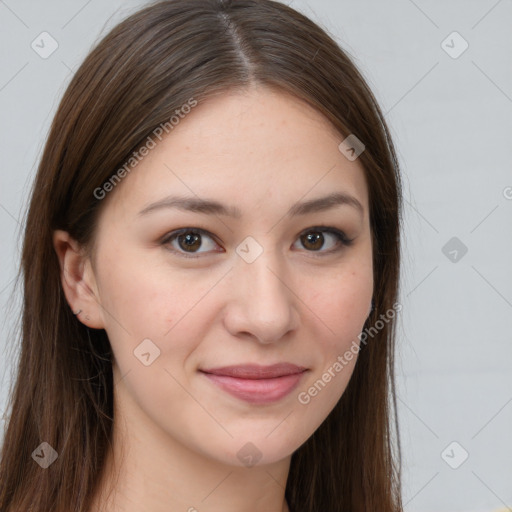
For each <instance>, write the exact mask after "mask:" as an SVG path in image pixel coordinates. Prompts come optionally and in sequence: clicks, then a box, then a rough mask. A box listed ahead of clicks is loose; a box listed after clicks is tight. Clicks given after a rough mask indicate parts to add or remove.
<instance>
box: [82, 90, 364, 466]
mask: <svg viewBox="0 0 512 512" xmlns="http://www.w3.org/2000/svg"><path fill="white" fill-rule="evenodd" d="M343 138H344V137H343V136H341V135H340V134H338V133H337V132H336V131H335V130H334V128H333V127H332V126H331V125H330V124H329V122H328V121H327V120H326V119H325V118H324V117H323V116H322V115H321V114H319V113H318V112H317V111H315V110H313V109H312V108H311V107H309V106H307V105H306V104H305V103H303V102H301V101H300V100H297V99H294V98H293V97H291V96H288V95H285V94H284V93H278V92H273V91H271V90H269V89H265V88H254V89H250V90H247V91H245V92H243V93H241V92H237V93H226V94H224V95H222V96H219V97H217V98H214V99H210V100H208V101H207V102H205V103H203V104H201V105H199V106H197V107H196V108H195V109H193V110H192V111H191V112H190V113H189V114H188V115H187V116H186V117H185V118H184V119H182V120H181V121H180V123H179V124H178V125H177V126H175V127H174V129H173V130H172V132H171V133H170V134H169V136H167V137H166V138H165V139H163V141H162V142H158V144H157V145H156V147H154V148H153V149H151V151H150V152H149V154H148V155H147V156H145V157H144V159H143V160H142V161H141V162H140V163H139V164H138V165H137V166H136V167H135V168H134V169H133V170H132V171H131V173H130V174H129V175H127V176H126V177H125V178H124V180H123V181H122V183H120V184H119V185H117V186H116V188H115V190H113V191H112V192H110V195H109V196H108V197H107V199H105V201H106V203H105V205H104V209H103V211H102V213H101V216H100V219H99V225H98V230H97V235H96V239H95V250H94V257H93V261H92V266H91V268H92V269H93V272H94V274H93V275H94V286H93V287H92V288H93V291H94V294H95V295H96V299H97V301H98V303H99V304H100V306H98V310H97V312H96V313H95V314H96V318H98V319H99V320H98V327H103V328H104V329H105V330H106V332H107V334H108V337H109V339H110V342H111V345H112V349H113V353H114V358H115V362H114V372H115V373H114V381H115V382H117V385H116V393H123V394H124V395H125V397H126V399H128V400H130V401H131V402H132V403H133V404H134V405H135V406H136V408H137V410H138V411H140V416H137V417H138V418H144V421H145V422H146V423H147V424H148V425H151V428H153V429H154V431H158V432H159V433H163V434H164V436H166V437H167V438H168V439H170V440H172V442H175V443H179V444H180V445H182V446H184V447H186V448H188V449H190V450H192V451H194V452H196V453H198V454H201V455H203V456H207V457H209V458H210V459H214V460H217V461H220V462H223V463H226V464H230V465H237V466H241V465H244V464H246V465H247V460H248V459H247V458H245V457H246V456H249V458H250V457H251V456H252V457H253V458H254V457H256V458H258V459H259V462H258V463H259V464H264V463H271V462H275V461H278V460H281V459H283V458H285V457H287V456H289V455H291V454H292V452H293V451H294V450H296V449H297V448H298V447H299V446H300V445H301V444H302V443H303V442H304V441H306V440H307V438H308V437H310V436H311V435H312V434H313V432H314V431H315V430H316V429H317V428H318V427H319V426H320V424H321V423H322V422H323V421H324V419H325V418H326V417H327V415H328V414H329V412H330V411H331V410H332V409H333V407H334V406H335V404H336V402H337V401H338V400H339V399H340V397H341V395H342V394H343V392H344V390H345V388H346V386H347V383H348V381H349V379H350V376H351V374H352V371H353V368H354V365H355V363H356V357H357V356H356V355H354V354H357V346H358V334H360V332H361V330H362V329H363V325H364V322H365V320H366V318H367V316H368V310H369V305H370V301H371V297H372V292H373V272H372V244H371V232H370V227H369V208H368V193H367V185H366V181H365V177H364V171H363V168H362V166H361V164H360V163H359V162H358V160H355V161H349V160H348V159H347V158H345V156H344V155H343V154H342V153H341V152H340V150H339V149H338V145H339V144H340V142H341V141H342V140H343ZM331 194H338V195H339V196H338V199H340V198H341V199H340V200H339V201H335V200H332V201H331V202H330V203H328V202H323V203H311V202H312V201H317V200H318V199H320V198H325V197H326V196H329V195H331ZM171 196H172V197H171ZM179 198H182V199H184V200H187V199H188V200H191V201H193V202H194V203H196V204H195V208H192V207H193V206H194V205H193V204H192V202H189V203H187V202H186V201H184V200H183V201H181V202H179ZM173 201H174V205H173V204H171V203H173ZM201 201H202V202H203V204H202V206H201V204H200V202H201ZM204 201H213V202H215V205H212V204H209V205H208V204H205V203H204ZM308 204H309V208H308ZM315 204H316V208H315V207H314V205H315ZM219 205H221V206H219ZM299 205H302V206H299ZM189 208H192V209H189ZM234 213H237V214H238V215H232V214H234ZM351 347H352V351H351V353H352V358H351V359H349V357H344V354H345V353H346V352H347V351H350V349H351ZM354 348H355V349H356V350H354ZM341 360H343V363H342V362H341ZM280 363H289V364H291V365H296V366H297V367H299V369H297V368H294V367H289V366H288V367H286V368H284V369H283V367H276V369H275V373H274V374H271V373H265V371H266V370H265V369H263V370H262V368H261V367H260V368H257V370H259V372H258V371H257V372H256V373H250V371H249V373H245V374H244V373H243V369H238V370H235V372H237V371H238V372H239V373H238V374H237V375H235V376H233V375H231V376H229V375H226V374H227V373H229V372H223V371H220V372H219V373H220V374H222V373H224V375H223V376H222V375H219V374H218V375H217V376H216V377H215V376H213V375H212V374H211V373H205V370H208V371H214V370H215V369H218V368H222V367H227V366H243V365H260V366H263V367H266V366H269V365H275V364H280ZM336 363H337V364H336ZM340 366H341V369H340ZM300 369H302V370H303V371H301V370H300ZM249 370H254V368H249ZM246 371H247V369H246ZM290 372H291V375H290V374H289V375H288V376H284V374H285V373H290ZM241 377H243V378H241ZM254 377H259V379H255V378H254ZM262 377H264V378H262ZM271 377H272V378H271ZM134 421H138V420H137V419H134ZM141 421H142V420H141Z"/></svg>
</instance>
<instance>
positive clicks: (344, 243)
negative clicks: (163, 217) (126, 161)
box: [161, 226, 354, 258]
mask: <svg viewBox="0 0 512 512" xmlns="http://www.w3.org/2000/svg"><path fill="white" fill-rule="evenodd" d="M310 232H320V233H329V234H331V235H334V236H335V237H336V238H337V239H338V242H339V245H338V247H336V248H334V249H330V250H329V251H309V250H306V252H310V253H313V254H312V256H313V257H316V258H322V257H324V256H327V255H330V254H334V253H337V252H339V251H341V250H342V249H344V248H345V247H348V246H350V245H351V244H352V242H353V241H354V239H349V238H347V236H346V235H345V233H344V232H343V231H340V230H339V229H336V228H333V227H330V226H313V227H311V228H308V229H307V230H305V231H302V232H301V233H300V234H299V238H300V237H301V236H303V235H306V234H308V233H310ZM186 233H194V234H199V235H206V236H208V237H209V238H211V239H212V240H214V241H215V237H214V236H213V235H212V234H211V233H209V232H208V231H206V230H204V229H201V228H182V229H177V230H175V231H172V232H170V233H168V234H167V235H165V237H164V238H163V239H162V240H161V244H162V245H170V242H172V241H173V240H174V239H176V238H177V237H178V236H180V235H184V234H186ZM215 243H217V242H216V241H215ZM170 250H171V251H172V252H173V253H176V254H179V255H180V256H183V257H184V258H200V257H201V256H200V254H202V253H197V254H198V255H192V253H186V252H181V251H178V250H176V249H174V248H171V249H170ZM315 253H320V254H315Z"/></svg>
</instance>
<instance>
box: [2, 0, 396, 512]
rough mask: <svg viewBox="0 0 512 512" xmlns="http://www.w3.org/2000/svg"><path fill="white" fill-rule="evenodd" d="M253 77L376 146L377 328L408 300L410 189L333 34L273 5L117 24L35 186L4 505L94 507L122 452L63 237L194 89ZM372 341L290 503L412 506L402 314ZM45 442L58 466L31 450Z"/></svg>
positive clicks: (37, 510)
mask: <svg viewBox="0 0 512 512" xmlns="http://www.w3.org/2000/svg"><path fill="white" fill-rule="evenodd" d="M252 83H258V84H263V85H265V86H268V87H274V88H278V89H279V90H281V91H283V92H286V93H288V94H293V95H295V96H296V97H299V98H301V99H302V100H304V101H306V102H308V103H309V104H310V105H312V106H313V107H314V108H315V109H317V110H318V111H319V112H321V113H322V114H324V116H325V117H326V118H328V119H329V120H330V121H331V122H332V123H333V125H334V126H335V127H336V128H337V130H338V131H339V133H340V142H341V141H342V140H343V139H344V138H345V137H347V136H348V135H350V134H353V135H355V136H356V137H357V138H358V139H359V140H361V141H362V142H363V143H364V144H365V151H363V153H361V154H360V155H359V159H360V162H361V163H362V165H363V166H364V170H365V176H366V180H367V183H368V190H369V202H370V225H371V231H372V236H373V242H374V243H373V251H374V253H373V264H374V283H375V289H374V295H373V302H374V309H373V311H372V312H371V314H370V316H369V318H368V320H367V324H366V325H367V327H370V326H373V325H374V324H375V323H376V322H378V321H379V319H380V318H382V314H384V313H386V312H388V311H390V310H391V309H392V308H393V306H394V305H395V304H396V301H397V294H398V281H399V253H400V248H399V231H400V229H399V227H400V218H401V189H400V178H399V169H398V163H397V158H396V155H395V151H394V149H393V144H392V141H391V138H390V134H389V132H388V128H387V126H386V123H385V120H384V117H383V115H382V113H381V111H380V109H379V107H378V105H377V103H376V100H375V98H374V96H373V95H372V93H371V91H370V89H369V88H368V86H367V85H366V83H365V80H364V79H363V77H362V76H361V74H360V73H359V72H358V70H357V69H356V68H355V66H354V64H353V63H352V62H351V60H350V59H349V57H348V56H347V55H346V54H345V53H344V52H343V51H342V50H341V49H340V48H339V46H338V45H337V44H336V42H335V41H334V40H333V38H332V37H331V36H329V35H328V34H327V33H326V32H325V31H324V30H323V29H322V28H320V27H319V26H318V25H316V24H315V23H313V22H312V21H311V20H309V19H308V18H306V17H305V16H303V15H302V14H300V13H298V12H297V11H295V10H293V9H292V8H290V7H288V6H286V5H284V4H281V3H278V2H274V1H272V0H236V1H229V0H225V1H223V0H194V1H193V2H192V1H190V0H168V1H163V2H158V3H154V4H152V5H149V6H147V7H145V8H143V9H142V10H140V11H138V12H136V13H135V14H133V15H131V16H130V17H128V18H127V19H126V20H125V21H123V22H121V23H120V24H119V25H117V26H116V27H115V28H114V29H113V30H112V31H111V32H110V33H108V34H107V35H106V36H105V37H104V39H103V40H102V41H101V42H100V43H99V44H98V45H97V46H96V47H95V48H94V49H93V50H92V51H91V52H90V54H89V55H88V56H87V58H86V59H85V61H84V62H83V64H82V65H81V67H80V68H79V69H78V71H77V72H76V74H75V76H74V77H73V79H72V80H71V82H70V84H69V86H68V88H67V90H66V92H65V94H64V96H63V98H62V100H61V103H60V105H59V107H58V110H57V112H56V115H55V117H54V120H53V124H52V126H51V130H50V133H49V136H48V139H47V142H46V145H45V148H44V152H43V155H42V158H41V161H40V165H39V168H38V172H37V176H36V179H35V182H34V184H33V189H32V191H31V200H30V206H29V209H28V214H27V217H26V227H25V234H24V243H23V252H22V260H21V268H20V274H22V275H23V278H22V279H23V309H22V319H21V351H20V356H19V361H18V366H17V379H16V381H15V383H14V386H13V388H12V389H11V390H10V401H9V404H8V405H9V410H10V417H9V419H8V421H7V424H6V430H5V434H4V443H3V448H2V453H1V456H2V458H1V462H0V510H1V511H2V512H26V511H28V510H32V511H34V512H48V511H50V510H51V511H55V512H64V511H65V512H70V511H73V512H75V511H76V512H89V507H90V504H91V498H92V496H93V495H94V492H95V491H96V489H97V487H98V484H99V482H100V478H101V476H102V469H103V467H104V461H105V459H106V455H107V451H108V450H110V449H111V448H112V446H111V443H112V439H111V434H112V425H113V395H114V385H115V384H114V382H113V378H112V363H111V361H112V360H111V356H112V354H111V349H110V344H109V340H108V338H107V335H106V332H105V331H104V330H102V329H97V330H96V329H89V328H87V327H86V326H84V325H83V324H82V323H81V322H80V321H78V319H77V318H76V317H75V316H74V315H73V312H72V311H71V310H70V308H69V306H68V304H67V302H66V298H65V296H64V293H63V290H62V286H61V281H60V279H61V277H60V268H59V262H58V258H57V255H56V253H55V250H54V248H53V244H52V233H53V231H54V230H55V229H63V230H65V231H67V232H69V234H70V235H71V236H72V237H73V238H74V239H75V240H77V241H78V242H79V243H80V244H82V245H83V246H84V247H90V246H91V244H92V243H93V241H94V233H95V227H96V222H97V219H98V214H99V212H100V208H101V205H102V201H101V200H99V199H98V197H97V194H96V195H95V193H94V191H95V190H96V189H97V188H98V187H102V186H103V185H104V184H105V183H106V182H107V181H108V180H109V179H111V177H112V176H113V174H114V173H115V172H116V171H117V170H118V169H119V168H120V167H121V166H122V165H123V164H124V163H125V162H126V161H127V159H129V158H130V155H131V154H132V152H133V151H135V150H137V148H139V147H140V146H141V145H142V143H143V142H144V141H145V139H147V137H148V135H149V134H151V133H152V132H153V131H154V130H155V129H156V128H157V127H158V126H160V125H161V124H162V123H165V122H166V121H168V120H169V119H170V118H171V116H172V115H173V114H174V113H175V111H176V109H179V108H180V107H181V106H182V105H184V104H186V103H187V102H188V101H189V100H190V98H194V99H195V100H196V101H197V102H198V104H201V102H202V101H204V100H205V99H207V98H209V97H211V96H212V95H216V94H222V93H223V92H225V91H227V90H230V89H243V88H246V87H247V86H248V85H250V84H252ZM380 323H381V324H383V326H382V328H380V329H379V330H378V332H376V333H375V334H374V335H373V337H372V339H371V340H370V341H369V342H368V343H365V344H362V345H361V347H362V348H361V351H360V353H359V357H358V360H357V363H356V365H355V368H354V372H353V375H352V377H351V379H350V381H349V384H348V387H347V389H346V391H345V392H344V394H343V396H342V397H341V399H340V400H339V402H338V403H337V405H336V406H335V408H334V409H333V410H332V412H331V413H330V414H329V416H328V417H327V418H326V420H325V421H324V422H323V423H322V425H321V426H320V427H319V428H318V429H317V430H316V431H315V432H314V434H313V435H312V436H311V437H310V438H309V439H308V440H307V441H306V442H305V443H304V444H303V445H302V446H300V447H299V448H298V449H297V450H296V451H295V452H294V453H293V455H292V460H291V467H290V473H289V477H288V481H287V484H286V499H287V502H288V504H289V506H290V509H291V510H292V511H293V512H315V511H320V510H326V511H329V512H337V511H351V512H367V511H369V510H379V512H397V511H401V510H402V504H401V497H400V494H401V487H400V443H399V436H398V425H397V419H396V398H395V384H394V374H393V368H394V362H393V354H394V350H395V349H394V345H395V321H394V319H391V320H389V321H386V322H382V321H381V322H380ZM42 442H47V443H48V444H49V445H50V446H51V447H53V448H54V449H55V451H56V452H57V454H58V458H57V460H56V461H55V462H54V463H53V464H51V465H50V466H49V467H48V468H46V469H42V468H41V467H40V466H39V465H38V464H36V463H35V462H34V460H33V457H32V453H33V452H34V450H35V449H36V448H37V447H38V446H39V445H40V444H41V443H42Z"/></svg>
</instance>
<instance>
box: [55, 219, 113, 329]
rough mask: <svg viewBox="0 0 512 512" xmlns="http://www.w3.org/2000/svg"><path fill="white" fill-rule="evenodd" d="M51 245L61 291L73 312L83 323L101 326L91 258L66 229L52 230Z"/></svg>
mask: <svg viewBox="0 0 512 512" xmlns="http://www.w3.org/2000/svg"><path fill="white" fill-rule="evenodd" d="M53 246H54V248H55V252H56V253H57V257H58V259H59V265H60V277H61V283H62V288H63V290H64V295H65V296H66V299H67V301H68V304H69V306H70V307H71V309H72V311H73V313H74V314H75V316H76V317H77V318H78V320H79V321H80V322H82V323H83V324H84V325H87V326H88V327H91V328H93V329H104V328H105V322H104V317H103V308H102V306H101V302H100V296H99V293H98V288H97V286H96V278H95V275H94V271H93V268H92V265H91V262H90V259H89V258H88V257H86V256H85V251H84V250H83V248H82V247H80V245H79V244H78V242H76V240H74V239H73V238H71V236H70V235H69V233H67V232H66V231H62V230H60V229H59V230H56V231H54V232H53Z"/></svg>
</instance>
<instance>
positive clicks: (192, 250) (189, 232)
mask: <svg viewBox="0 0 512 512" xmlns="http://www.w3.org/2000/svg"><path fill="white" fill-rule="evenodd" d="M205 240H210V242H209V244H208V243H205ZM162 244H163V245H170V246H171V249H172V250H173V251H174V252H177V253H179V254H180V255H182V256H185V257H190V258H198V257H199V256H195V254H200V253H203V252H209V251H211V250H214V252H219V251H216V250H215V249H216V247H217V244H216V243H215V241H214V240H213V238H212V236H211V235H210V234H209V233H207V232H206V231H204V230H202V229H197V228H195V229H193V228H183V229H179V230H177V231H173V232H172V233H170V234H169V236H167V237H166V238H165V239H164V240H162ZM205 245H206V250H204V251H200V250H199V249H200V248H204V247H205ZM208 245H210V247H208ZM187 253H188V254H187Z"/></svg>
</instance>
